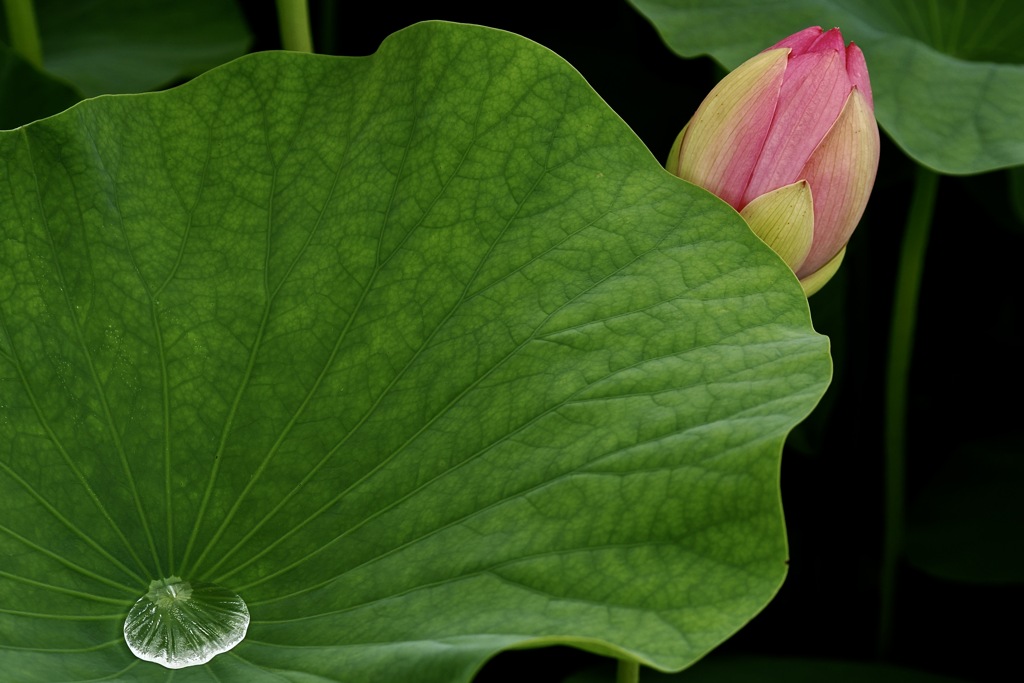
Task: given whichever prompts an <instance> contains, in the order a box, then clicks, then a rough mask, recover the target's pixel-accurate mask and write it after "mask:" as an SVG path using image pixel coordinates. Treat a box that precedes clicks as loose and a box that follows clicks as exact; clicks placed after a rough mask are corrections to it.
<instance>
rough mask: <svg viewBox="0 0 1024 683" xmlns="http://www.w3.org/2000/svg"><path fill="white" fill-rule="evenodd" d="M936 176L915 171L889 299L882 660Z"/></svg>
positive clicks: (897, 551)
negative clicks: (916, 329)
mask: <svg viewBox="0 0 1024 683" xmlns="http://www.w3.org/2000/svg"><path fill="white" fill-rule="evenodd" d="M938 187H939V176H938V174H936V173H935V172H934V171H931V170H929V169H926V168H924V167H923V166H918V167H917V175H916V177H915V182H914V195H913V197H912V198H911V201H910V212H909V214H908V215H907V226H906V230H905V232H904V234H903V244H902V246H901V247H900V261H899V268H898V270H897V273H896V292H895V294H894V297H893V308H892V326H891V328H890V336H889V363H888V367H887V369H886V380H885V531H884V533H885V540H884V545H883V547H882V576H881V583H880V588H881V610H880V614H879V624H878V651H879V654H881V655H884V654H886V653H887V652H888V650H889V648H890V646H891V644H892V633H893V618H894V604H895V596H896V570H897V567H898V565H899V561H900V556H901V555H902V553H903V533H904V525H905V520H904V517H905V510H904V506H905V504H906V502H905V500H904V489H905V480H906V423H907V383H908V381H909V378H910V359H911V355H912V352H913V347H914V326H915V324H916V322H917V303H918V293H919V292H920V289H921V274H922V272H923V270H924V254H925V249H926V248H927V246H928V233H929V231H930V229H931V225H932V215H933V214H934V212H935V197H936V195H937V193H938Z"/></svg>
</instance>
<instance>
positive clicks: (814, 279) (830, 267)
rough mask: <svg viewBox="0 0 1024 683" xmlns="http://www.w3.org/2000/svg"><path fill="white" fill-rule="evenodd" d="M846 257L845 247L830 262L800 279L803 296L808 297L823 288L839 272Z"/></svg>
mask: <svg viewBox="0 0 1024 683" xmlns="http://www.w3.org/2000/svg"><path fill="white" fill-rule="evenodd" d="M845 255H846V247H843V248H842V249H840V250H839V253H838V254H836V255H835V256H833V257H832V260H831V261H829V262H828V263H826V264H825V265H823V266H822V267H821V268H819V269H818V270H816V271H814V272H813V273H811V274H810V275H808V276H807V277H804V278H801V279H800V286H801V287H803V288H804V294H805V295H807V296H810V295H812V294H814V293H815V292H817V291H818V290H819V289H821V288H822V287H824V286H825V284H826V283H827V282H828V281H829V280H831V279H832V276H833V275H835V274H836V271H838V270H839V266H840V264H842V262H843V256H845Z"/></svg>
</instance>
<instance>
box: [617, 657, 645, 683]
mask: <svg viewBox="0 0 1024 683" xmlns="http://www.w3.org/2000/svg"><path fill="white" fill-rule="evenodd" d="M615 683H640V662H638V661H636V660H633V659H620V660H619V666H618V668H617V670H616V672H615Z"/></svg>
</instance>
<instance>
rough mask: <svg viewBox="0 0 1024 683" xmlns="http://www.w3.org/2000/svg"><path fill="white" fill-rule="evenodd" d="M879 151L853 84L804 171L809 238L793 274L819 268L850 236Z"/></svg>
mask: <svg viewBox="0 0 1024 683" xmlns="http://www.w3.org/2000/svg"><path fill="white" fill-rule="evenodd" d="M878 153H879V140H878V124H877V123H875V116H874V114H873V113H872V111H871V108H870V107H869V106H868V102H867V98H865V97H864V96H863V95H862V94H861V92H860V91H859V90H856V89H855V90H853V91H852V92H851V93H850V97H849V101H848V102H847V105H846V106H845V107H844V108H843V113H842V115H841V116H840V117H839V120H838V121H836V125H835V126H834V127H833V128H832V130H830V131H829V132H828V135H826V136H825V139H824V140H822V142H821V145H820V146H819V147H818V149H816V150H815V151H814V154H813V155H812V157H811V159H810V161H809V162H808V163H807V168H806V169H805V171H804V177H805V178H806V179H807V182H808V183H810V185H811V192H812V194H813V196H814V242H813V244H812V245H811V252H810V253H809V254H808V255H807V259H806V260H805V261H804V262H803V265H801V266H800V269H799V270H798V271H797V276H798V277H800V278H803V277H805V276H807V275H810V274H811V273H813V272H815V271H816V270H818V269H819V268H821V267H822V266H823V265H825V264H826V263H828V262H829V261H830V260H831V259H832V257H833V256H835V255H836V253H837V252H838V251H839V250H840V249H842V248H843V246H844V245H845V244H846V243H847V241H849V239H850V235H851V234H852V233H853V229H854V228H856V227H857V223H858V222H859V221H860V217H861V216H862V215H863V213H864V208H865V207H866V206H867V203H868V197H869V196H870V195H871V187H872V185H874V183H875V173H876V172H877V171H878Z"/></svg>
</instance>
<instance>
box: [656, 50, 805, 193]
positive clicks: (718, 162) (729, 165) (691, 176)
mask: <svg viewBox="0 0 1024 683" xmlns="http://www.w3.org/2000/svg"><path fill="white" fill-rule="evenodd" d="M788 53H789V50H787V49H782V50H775V51H770V52H762V53H760V54H758V55H755V56H754V57H752V58H751V59H748V60H747V61H746V62H744V63H743V64H741V65H740V66H738V67H737V68H736V69H735V70H734V71H733V72H732V73H730V74H729V75H728V76H726V77H725V78H723V79H722V80H721V81H720V82H719V83H718V85H716V86H715V88H714V89H713V90H712V91H711V93H710V94H708V96H707V98H705V100H704V102H702V103H701V105H700V107H699V108H698V109H697V112H696V113H695V114H694V115H693V118H692V119H690V123H689V124H687V128H686V133H685V135H684V136H683V142H682V144H681V145H680V149H679V165H678V169H677V170H676V175H678V176H679V177H681V178H683V179H684V180H688V181H690V182H691V183H694V184H696V185H700V186H701V187H703V188H704V189H706V190H709V191H711V192H713V193H714V194H716V195H718V196H719V197H721V198H722V199H724V200H725V201H726V202H728V203H729V204H731V205H732V206H733V207H734V208H736V209H737V210H739V208H740V206H739V202H740V200H741V199H742V197H743V191H744V189H745V188H746V186H747V183H748V182H749V180H750V173H751V171H752V170H753V168H754V164H755V163H756V162H757V159H758V156H759V155H760V152H761V146H762V144H763V142H764V139H765V135H766V134H767V133H768V130H769V127H770V126H771V122H772V117H773V115H774V113H775V104H776V101H777V100H778V97H779V89H780V87H781V86H782V78H783V74H784V72H785V71H786V60H787V58H788Z"/></svg>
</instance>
